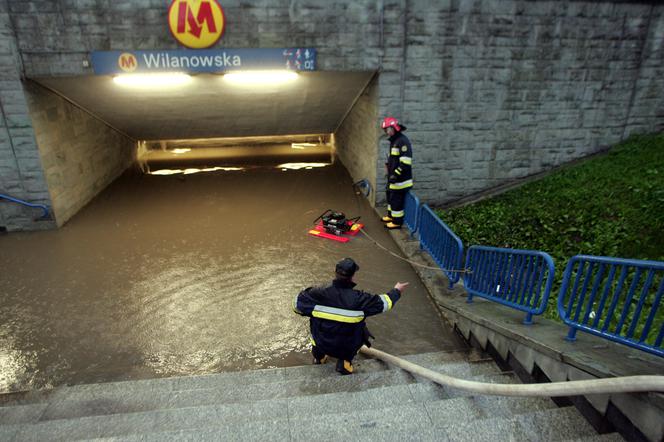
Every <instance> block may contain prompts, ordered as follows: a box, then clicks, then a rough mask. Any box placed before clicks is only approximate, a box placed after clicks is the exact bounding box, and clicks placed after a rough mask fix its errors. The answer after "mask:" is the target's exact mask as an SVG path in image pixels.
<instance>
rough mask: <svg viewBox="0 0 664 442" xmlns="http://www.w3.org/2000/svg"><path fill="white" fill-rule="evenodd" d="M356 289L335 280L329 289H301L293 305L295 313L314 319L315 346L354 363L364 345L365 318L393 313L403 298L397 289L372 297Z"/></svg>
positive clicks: (311, 323)
mask: <svg viewBox="0 0 664 442" xmlns="http://www.w3.org/2000/svg"><path fill="white" fill-rule="evenodd" d="M353 287H355V283H353V282H351V281H346V280H343V279H335V280H334V281H332V284H331V285H330V286H328V287H309V288H306V289H304V290H302V291H301V292H300V293H299V294H298V295H297V297H296V298H295V300H294V302H293V311H295V313H297V314H299V315H302V316H309V317H310V318H311V319H310V321H309V322H310V327H311V336H312V338H313V341H314V345H316V346H318V347H320V348H321V350H323V351H324V352H325V353H326V354H328V355H330V356H333V357H335V358H342V359H346V360H352V359H353V357H354V356H355V354H356V353H357V352H358V350H359V349H360V347H361V346H362V344H363V343H364V329H365V327H366V324H365V322H364V320H365V318H367V317H368V316H373V315H377V314H380V313H383V312H386V311H388V310H390V309H391V308H392V306H393V305H394V304H395V303H396V302H397V301H398V300H399V298H400V297H401V294H400V293H399V291H398V290H397V289H392V290H390V291H389V292H387V293H384V294H381V295H372V294H371V293H367V292H364V291H361V290H355V289H353Z"/></svg>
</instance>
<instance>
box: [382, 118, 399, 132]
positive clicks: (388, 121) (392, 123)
mask: <svg viewBox="0 0 664 442" xmlns="http://www.w3.org/2000/svg"><path fill="white" fill-rule="evenodd" d="M380 127H382V128H383V129H387V128H388V127H393V128H394V130H396V131H397V132H399V131H400V130H401V126H399V122H398V121H397V119H396V118H392V117H385V118H384V119H383V122H382V123H381V125H380Z"/></svg>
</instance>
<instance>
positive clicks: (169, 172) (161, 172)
mask: <svg viewBox="0 0 664 442" xmlns="http://www.w3.org/2000/svg"><path fill="white" fill-rule="evenodd" d="M245 169H246V167H205V168H203V169H198V168H195V167H191V168H187V169H159V170H151V171H148V172H147V173H148V174H149V175H177V174H184V175H191V174H192V173H199V172H216V171H219V170H223V171H225V172H231V171H237V170H245Z"/></svg>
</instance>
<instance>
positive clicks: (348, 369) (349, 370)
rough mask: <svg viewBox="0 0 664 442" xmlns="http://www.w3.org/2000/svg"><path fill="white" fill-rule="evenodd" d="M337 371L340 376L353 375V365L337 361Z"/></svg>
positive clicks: (340, 360)
mask: <svg viewBox="0 0 664 442" xmlns="http://www.w3.org/2000/svg"><path fill="white" fill-rule="evenodd" d="M337 371H338V372H339V373H341V374H342V375H347V374H353V364H351V362H350V361H346V360H344V359H338V360H337Z"/></svg>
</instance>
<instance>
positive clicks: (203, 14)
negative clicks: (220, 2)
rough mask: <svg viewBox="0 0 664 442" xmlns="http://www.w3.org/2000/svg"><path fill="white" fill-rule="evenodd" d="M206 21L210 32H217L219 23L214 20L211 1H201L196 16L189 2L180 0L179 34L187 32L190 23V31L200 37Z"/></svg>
mask: <svg viewBox="0 0 664 442" xmlns="http://www.w3.org/2000/svg"><path fill="white" fill-rule="evenodd" d="M204 23H205V24H207V27H208V32H211V33H216V32H217V25H216V23H215V22H214V16H213V15H212V7H211V6H210V2H206V1H204V2H201V6H200V7H199V8H198V14H197V15H196V17H194V12H193V11H192V10H191V8H190V7H189V5H188V4H187V3H185V2H180V4H179V9H178V34H181V33H183V32H185V31H186V25H189V32H190V33H191V34H192V35H194V36H195V37H196V38H198V37H200V36H201V29H202V28H203V24H204Z"/></svg>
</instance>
